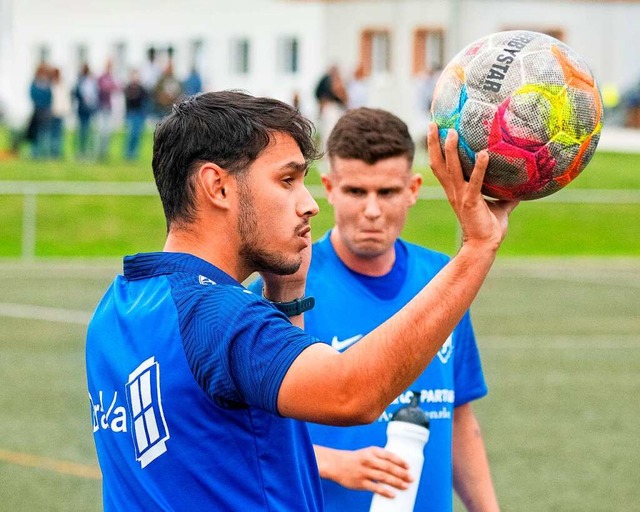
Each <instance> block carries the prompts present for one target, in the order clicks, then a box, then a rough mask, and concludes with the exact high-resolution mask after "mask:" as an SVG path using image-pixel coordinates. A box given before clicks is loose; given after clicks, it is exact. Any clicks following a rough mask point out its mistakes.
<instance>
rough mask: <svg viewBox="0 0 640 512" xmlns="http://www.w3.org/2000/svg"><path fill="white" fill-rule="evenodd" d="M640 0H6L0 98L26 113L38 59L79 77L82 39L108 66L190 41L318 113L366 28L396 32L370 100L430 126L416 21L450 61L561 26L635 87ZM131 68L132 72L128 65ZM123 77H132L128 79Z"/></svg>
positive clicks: (208, 78) (182, 67)
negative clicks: (240, 56) (441, 38)
mask: <svg viewBox="0 0 640 512" xmlns="http://www.w3.org/2000/svg"><path fill="white" fill-rule="evenodd" d="M639 26H640V2H637V1H636V2H609V1H572V0H554V1H551V0H549V1H545V0H541V1H535V0H511V1H508V0H344V1H339V0H333V1H324V2H323V1H320V0H315V1H314V0H236V1H235V2H233V1H230V0H182V1H181V2H174V1H172V2H169V1H168V0H136V1H135V2H131V1H130V0H109V1H106V0H84V1H83V2H80V1H79V0H0V103H4V104H5V105H7V109H8V111H9V118H10V119H11V120H14V121H15V122H23V121H24V119H26V117H27V116H28V114H29V111H30V102H29V98H28V87H29V83H30V81H31V79H32V77H33V72H34V70H35V67H36V64H37V62H38V59H39V48H40V47H41V46H43V45H44V46H46V47H47V48H48V49H49V61H50V62H51V63H52V64H54V65H57V66H59V67H61V68H62V71H63V75H64V76H65V77H66V80H67V82H68V83H69V84H71V83H72V82H73V81H74V80H75V78H76V75H77V70H78V66H79V58H78V45H80V44H84V45H86V48H87V50H88V60H89V63H90V65H91V67H92V69H93V71H94V72H100V71H101V70H102V69H103V67H104V64H105V61H106V59H107V57H108V56H110V55H113V53H114V49H115V46H116V45H117V44H118V43H122V44H123V45H124V48H125V49H126V50H125V54H126V59H125V61H126V66H124V67H127V68H128V67H137V66H140V65H141V64H142V63H143V61H144V58H145V52H146V49H147V48H148V47H149V46H150V45H153V46H156V47H158V48H160V49H162V48H166V47H168V46H172V47H174V48H175V59H174V60H175V63H176V74H177V75H178V77H183V76H185V75H186V72H187V70H188V68H189V66H190V64H191V47H192V46H193V43H194V41H201V42H202V53H201V58H200V64H201V71H202V74H203V76H204V79H205V85H206V88H207V89H209V90H213V89H223V88H241V89H245V90H248V91H249V92H251V93H254V94H264V95H270V96H275V97H277V98H280V99H282V100H285V101H291V100H292V98H293V95H294V93H298V94H299V96H300V99H301V108H302V110H303V112H305V113H306V114H307V115H309V116H311V117H312V118H313V117H315V113H316V105H315V100H314V97H313V90H314V88H315V85H316V82H317V80H318V79H319V77H320V76H321V74H322V73H323V72H324V70H326V68H327V67H328V65H330V64H337V65H339V67H340V69H341V70H342V73H343V75H344V77H345V79H347V80H348V79H349V78H350V76H351V74H352V72H353V71H354V69H355V68H356V66H357V65H358V63H359V61H360V59H361V37H362V32H363V31H364V30H371V29H374V30H376V29H384V30H387V31H388V32H389V34H390V41H391V55H390V58H391V67H390V71H389V72H388V73H381V74H376V75H375V76H371V77H369V79H368V85H369V103H370V104H371V105H374V106H379V107H382V108H387V109H390V110H392V111H394V112H396V113H397V114H399V115H400V116H402V117H403V118H404V119H406V120H407V122H408V123H409V124H410V126H412V128H413V129H415V130H420V129H424V126H425V112H424V109H421V108H419V106H418V96H417V93H416V90H417V87H418V78H417V77H416V76H415V75H414V65H413V55H414V51H413V37H414V32H415V30H416V29H417V28H420V27H422V28H424V27H427V28H437V29H442V30H443V31H444V34H445V43H446V45H445V62H446V61H448V60H449V59H450V58H451V57H452V56H453V55H454V54H455V53H456V52H457V51H458V50H459V49H460V48H462V47H463V46H464V45H466V44H468V43H469V42H471V41H473V40H475V39H477V38H479V37H481V36H483V35H486V34H488V33H491V32H496V31H500V30H504V29H506V28H520V27H521V28H529V29H538V30H550V29H552V30H559V31H561V32H562V34H563V36H564V41H565V42H566V43H567V44H569V45H570V46H572V47H573V48H574V49H575V50H577V51H578V52H580V53H581V54H582V55H583V56H584V57H585V58H586V59H587V60H588V61H589V62H590V63H591V64H592V67H593V70H594V73H595V75H596V77H597V78H598V80H599V82H600V83H607V82H611V83H615V84H617V85H619V86H620V87H621V88H625V87H628V86H629V85H630V84H632V83H635V82H637V81H638V79H639V78H640V60H639V59H638V58H637V48H639V47H640V31H638V30H637V27H639ZM282 37H295V38H297V40H298V44H299V69H298V71H297V73H295V74H290V73H289V74H288V73H283V72H282V71H280V70H279V68H278V59H277V55H278V45H279V44H280V43H279V40H280V39H281V38H282ZM238 38H247V39H248V40H249V41H250V45H251V51H250V70H249V73H247V74H246V75H239V74H237V73H234V72H232V70H231V64H232V46H233V44H234V41H236V40H237V39H238ZM123 73H124V69H123ZM121 78H124V76H122V77H121Z"/></svg>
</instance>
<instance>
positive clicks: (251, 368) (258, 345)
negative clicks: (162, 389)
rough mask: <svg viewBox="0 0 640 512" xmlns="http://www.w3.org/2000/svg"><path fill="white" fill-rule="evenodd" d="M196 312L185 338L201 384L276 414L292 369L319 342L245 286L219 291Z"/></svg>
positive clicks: (224, 398) (228, 400)
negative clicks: (284, 385) (284, 384)
mask: <svg viewBox="0 0 640 512" xmlns="http://www.w3.org/2000/svg"><path fill="white" fill-rule="evenodd" d="M221 288H222V287H221ZM194 313H195V314H194V315H192V322H191V323H192V326H191V328H190V329H189V330H188V332H187V331H185V332H183V337H184V341H183V342H184V345H185V353H186V354H187V360H188V361H189V365H190V367H191V369H192V372H193V374H194V376H195V378H196V380H197V382H198V384H199V385H200V387H201V388H202V389H204V391H205V392H206V393H207V394H208V395H209V396H210V397H211V398H212V399H213V400H214V401H215V402H216V403H218V404H219V405H222V406H228V407H229V406H230V407H242V406H246V405H250V406H254V407H259V408H262V409H265V410H267V411H270V412H273V413H276V414H277V413H278V411H277V398H278V392H279V390H280V385H281V384H282V380H283V379H284V376H285V375H286V373H287V371H288V369H289V367H290V366H291V364H292V363H293V361H294V360H295V359H296V357H298V355H300V353H301V352H302V351H303V350H304V349H306V348H307V347H309V346H310V345H312V344H314V343H316V342H318V341H319V340H318V339H317V338H315V337H313V336H311V335H309V334H307V333H305V332H304V331H303V330H302V329H299V328H298V327H296V326H294V325H292V324H291V322H290V321H289V319H288V318H287V317H286V316H285V315H284V314H282V313H281V312H279V311H278V310H276V309H275V308H274V307H273V306H271V305H270V304H268V303H267V302H266V301H265V300H263V299H262V298H261V297H259V296H256V295H255V294H253V293H251V292H250V291H249V290H246V289H244V288H240V287H233V288H232V289H231V290H224V291H222V290H216V291H214V292H213V293H211V294H209V295H208V296H207V297H206V299H203V300H201V301H200V302H199V304H198V305H197V308H196V311H195V312H194Z"/></svg>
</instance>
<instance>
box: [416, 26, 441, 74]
mask: <svg viewBox="0 0 640 512" xmlns="http://www.w3.org/2000/svg"><path fill="white" fill-rule="evenodd" d="M443 67H444V30H442V29H438V28H436V29H433V28H419V29H417V30H416V31H415V32H414V35H413V73H414V74H416V75H417V74H422V73H429V72H431V71H434V70H439V69H442V68H443Z"/></svg>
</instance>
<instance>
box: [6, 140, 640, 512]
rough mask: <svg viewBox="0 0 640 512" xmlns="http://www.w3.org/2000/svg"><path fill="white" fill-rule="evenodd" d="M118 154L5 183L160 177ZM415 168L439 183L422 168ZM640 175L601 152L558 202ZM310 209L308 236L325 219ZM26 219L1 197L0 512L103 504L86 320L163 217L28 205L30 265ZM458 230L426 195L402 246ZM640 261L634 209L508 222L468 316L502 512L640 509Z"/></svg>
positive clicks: (135, 203)
mask: <svg viewBox="0 0 640 512" xmlns="http://www.w3.org/2000/svg"><path fill="white" fill-rule="evenodd" d="M1 135H2V132H1V131H0V136H1ZM117 143H118V141H117V140H116V141H115V144H114V148H113V152H112V161H111V162H110V163H109V164H96V163H87V162H75V161H72V160H67V161H64V162H33V161H31V160H29V159H28V158H20V159H16V160H9V159H7V160H0V181H16V180H26V181H90V182H97V183H102V182H109V181H117V182H145V181H146V182H150V181H152V176H151V167H150V148H149V143H148V138H147V145H146V146H145V150H144V157H143V158H142V159H141V161H140V162H138V163H134V164H130V163H125V162H123V161H122V160H121V159H120V158H119V155H118V151H117ZM1 146H2V141H1V137H0V147H1ZM417 168H418V170H420V171H421V172H422V173H423V175H424V176H425V184H426V185H427V186H435V185H436V183H435V180H434V178H433V177H432V176H431V175H430V173H429V172H428V171H427V170H426V169H427V165H426V159H425V158H424V156H421V157H420V158H419V159H418V161H417ZM639 171H640V155H624V154H616V153H606V152H599V153H597V154H596V156H595V157H594V159H593V161H592V163H591V164H590V165H589V167H588V168H587V169H586V170H585V172H584V173H583V175H582V176H580V177H579V178H578V179H577V180H576V181H575V182H574V183H572V184H571V185H570V186H569V187H568V188H567V190H566V191H561V192H559V193H558V194H556V196H557V198H562V197H563V196H564V197H567V196H568V195H569V193H572V191H574V190H586V191H589V190H592V191H598V190H614V191H616V190H617V191H622V192H624V191H627V190H631V191H636V192H637V191H639V190H640V172H639ZM308 181H309V183H310V184H315V185H317V184H318V183H319V177H318V173H317V172H316V171H315V170H313V171H312V172H311V173H310V175H309V179H308ZM319 203H320V206H321V214H320V215H319V216H318V217H317V218H316V219H314V222H313V230H314V236H315V237H318V236H319V235H321V234H322V233H324V232H325V231H326V229H328V228H329V227H330V225H331V222H332V217H331V212H330V209H329V208H328V205H327V204H326V201H324V200H319ZM22 215H23V197H22V196H19V195H18V196H11V195H0V217H1V218H2V219H3V221H2V223H0V290H2V293H1V295H0V322H2V324H1V325H2V329H0V375H2V378H3V386H2V387H0V410H1V411H2V414H0V432H1V433H2V440H0V510H7V511H18V512H21V511H32V510H42V511H68V510H83V511H91V510H101V503H100V480H99V473H98V471H97V466H96V460H95V453H94V449H93V441H92V435H91V422H90V415H89V403H88V399H87V392H86V382H85V376H84V353H83V351H84V335H85V329H86V326H85V323H86V319H87V318H88V317H89V315H90V313H91V311H92V310H93V308H94V307H95V304H96V303H97V301H98V300H99V297H100V296H101V294H102V293H103V291H104V289H105V288H106V286H107V285H108V283H109V282H110V280H111V279H112V277H113V275H114V274H115V273H117V272H118V271H119V269H120V263H119V257H120V256H121V255H123V254H127V253H135V252H140V251H147V250H159V249H160V248H161V247H162V244H163V241H164V230H165V229H164V220H163V216H162V209H161V206H160V202H159V200H158V198H157V197H155V196H150V197H134V196H126V197H125V196H122V197H117V196H108V197H107V196H103V197H100V196H72V195H58V196H41V197H38V202H37V243H36V256H37V258H36V261H35V262H24V261H20V260H19V256H20V253H21V229H22ZM455 233H456V223H455V219H454V218H453V216H452V214H451V212H450V208H449V207H448V205H447V204H446V202H445V201H443V200H439V199H434V200H421V201H419V202H418V203H417V205H416V206H415V207H414V209H413V210H412V212H411V215H410V219H409V223H408V225H407V227H406V229H405V232H404V236H405V237H406V238H407V239H408V240H411V241H414V242H417V243H420V244H424V245H428V246H431V247H434V248H436V249H439V250H442V251H444V252H447V253H449V254H452V253H453V252H455V250H456V246H457V240H456V234H455ZM638 256H640V203H638V201H637V200H635V201H633V200H630V201H627V202H610V203H597V202H577V203H569V202H566V203H565V202H555V201H554V202H548V201H544V200H543V201H535V202H529V203H524V204H522V205H521V206H520V207H519V208H518V209H517V210H516V211H515V212H514V214H513V216H512V220H511V226H510V231H509V235H508V238H507V240H506V241H505V243H504V245H503V247H502V249H501V253H500V256H499V259H498V261H497V263H496V266H495V268H494V270H493V271H492V273H491V275H490V277H489V279H488V281H487V283H486V285H485V287H484V288H483V290H482V291H481V293H480V295H479V297H478V299H477V301H476V302H475V304H474V306H473V308H472V315H473V318H474V323H475V326H476V331H477V335H478V340H479V345H480V350H481V353H482V358H483V363H484V368H485V373H486V377H487V380H488V384H489V387H490V394H489V396H488V397H486V398H485V399H483V400H481V401H480V402H478V403H477V405H476V411H477V414H478V416H479V418H480V420H481V423H482V425H483V432H484V435H485V440H486V444H487V448H488V452H489V457H490V460H491V465H492V471H493V474H494V479H495V484H496V488H497V491H498V495H499V497H500V501H501V505H502V509H503V510H505V511H518V512H520V511H523V512H527V511H561V512H565V511H581V512H582V511H593V512H601V511H604V512H606V511H621V510H624V511H626V510H637V509H638V502H639V501H640V490H639V489H638V486H637V469H636V461H637V456H638V441H637V439H638V438H639V437H640V424H639V423H638V421H637V419H636V418H637V416H638V413H640V405H639V402H638V400H637V399H636V397H637V395H638V393H639V392H640V334H639V333H640V302H639V301H638V300H637V296H638V290H639V289H640V258H638ZM42 308H53V309H42ZM456 510H462V508H461V507H460V505H459V504H457V506H456Z"/></svg>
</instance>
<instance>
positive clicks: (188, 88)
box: [182, 66, 202, 96]
mask: <svg viewBox="0 0 640 512" xmlns="http://www.w3.org/2000/svg"><path fill="white" fill-rule="evenodd" d="M182 92H183V94H184V95H185V96H193V95H194V94H198V93H199V92H202V77H201V76H200V73H199V72H198V69H197V68H196V67H195V66H193V67H192V68H191V71H190V72H189V75H188V76H187V78H185V80H184V82H182Z"/></svg>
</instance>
